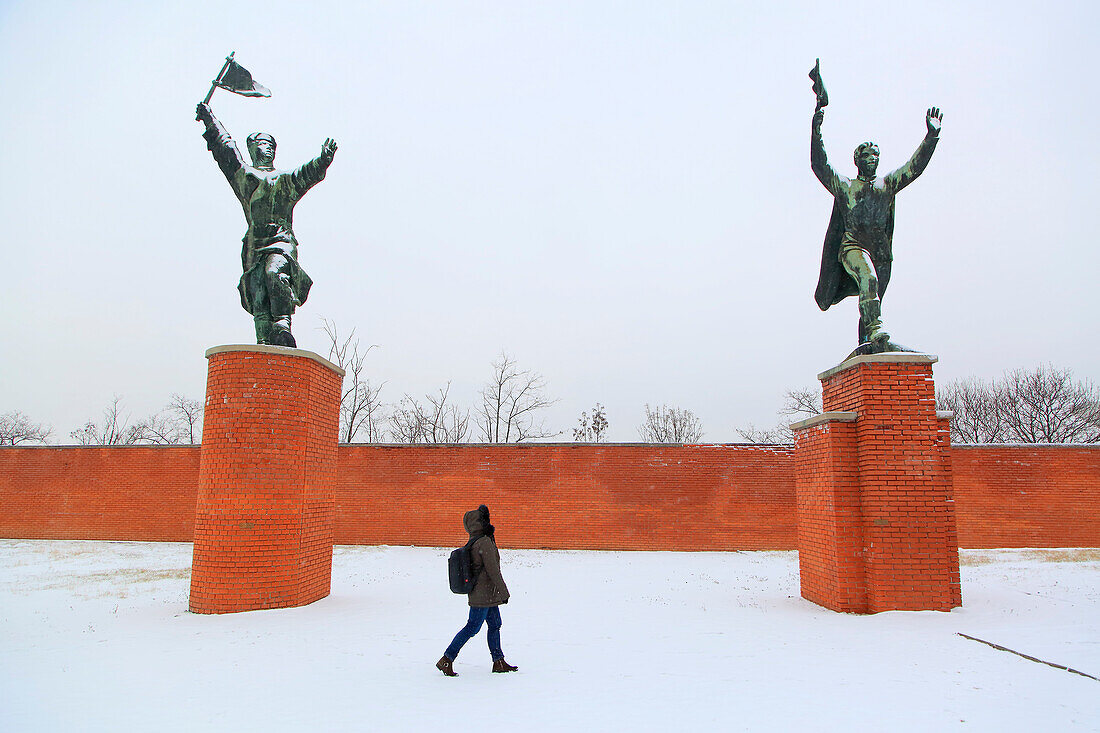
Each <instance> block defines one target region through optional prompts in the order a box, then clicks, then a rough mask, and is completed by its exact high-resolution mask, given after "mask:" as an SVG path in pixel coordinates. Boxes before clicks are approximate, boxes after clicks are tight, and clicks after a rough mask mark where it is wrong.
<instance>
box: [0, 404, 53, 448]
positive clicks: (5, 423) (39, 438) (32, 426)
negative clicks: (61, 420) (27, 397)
mask: <svg viewBox="0 0 1100 733" xmlns="http://www.w3.org/2000/svg"><path fill="white" fill-rule="evenodd" d="M52 432H53V428H52V427H50V426H49V425H44V424H42V423H35V422H31V420H30V418H29V417H27V416H26V415H24V414H23V413H22V412H19V411H18V410H13V411H11V412H5V413H4V414H3V415H0V445H19V444H20V443H45V442H46V439H47V438H49V437H50V433H52Z"/></svg>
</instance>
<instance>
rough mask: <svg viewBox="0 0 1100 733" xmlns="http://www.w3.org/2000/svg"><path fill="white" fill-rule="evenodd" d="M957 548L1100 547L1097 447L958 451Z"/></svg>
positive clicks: (954, 450) (1099, 457) (1099, 455)
mask: <svg viewBox="0 0 1100 733" xmlns="http://www.w3.org/2000/svg"><path fill="white" fill-rule="evenodd" d="M951 452H952V456H953V463H954V470H955V516H956V518H957V520H958V529H959V545H960V547H1100V446H1080V445H1078V446H1072V445H1045V446H1025V445H1003V446H984V445H983V446H955V447H954V448H952V451H951Z"/></svg>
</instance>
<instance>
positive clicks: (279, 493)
mask: <svg viewBox="0 0 1100 733" xmlns="http://www.w3.org/2000/svg"><path fill="white" fill-rule="evenodd" d="M340 386H341V377H340V375H339V374H338V373H337V372H334V371H333V370H332V369H330V368H329V367H327V366H325V365H323V364H320V363H318V362H316V361H314V360H312V359H309V358H306V357H303V356H292V355H284V354H275V353H257V352H254V351H246V350H242V351H225V352H220V353H214V354H211V355H210V357H209V371H208V374H207V383H206V408H205V413H204V418H203V444H202V454H201V455H202V459H201V463H200V467H199V489H198V498H197V501H196V506H195V527H194V543H195V545H194V555H193V558H192V563H191V597H190V610H191V611H194V612H196V613H228V612H234V611H249V610H255V609H261V608H282V607H287V606H300V605H304V604H306V603H312V602H313V601H316V600H317V599H319V598H324V597H325V596H327V595H328V594H329V589H330V585H331V576H332V545H333V534H332V530H333V488H334V483H335V477H336V461H337V452H336V445H337V437H338V430H339V402H340Z"/></svg>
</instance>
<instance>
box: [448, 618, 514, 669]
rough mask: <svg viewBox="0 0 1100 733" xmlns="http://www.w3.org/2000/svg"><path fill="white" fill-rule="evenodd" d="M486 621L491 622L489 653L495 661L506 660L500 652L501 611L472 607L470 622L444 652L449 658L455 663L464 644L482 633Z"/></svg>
mask: <svg viewBox="0 0 1100 733" xmlns="http://www.w3.org/2000/svg"><path fill="white" fill-rule="evenodd" d="M486 621H488V622H489V653H490V654H491V655H493V661H496V660H498V659H504V652H502V651H501V650H500V609H499V608H497V607H496V606H490V607H489V608H475V607H472V606H471V607H470V620H469V621H467V622H466V625H465V626H463V627H462V628H461V629H460V630H459V632H458V633H457V634H455V638H454V641H452V642H451V645H450V646H449V647H447V651H445V652H444V654H446V655H447V658H448V659H450V660H451V661H454V660H455V659H456V658H457V657H458V653H459V652H460V651H461V650H462V646H463V644H465V643H466V642H468V641H469V640H470V639H471V638H473V636H474V635H475V634H476V633H477V632H479V631H481V624H483V623H485V622H486Z"/></svg>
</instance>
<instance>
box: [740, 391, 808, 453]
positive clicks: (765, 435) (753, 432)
mask: <svg viewBox="0 0 1100 733" xmlns="http://www.w3.org/2000/svg"><path fill="white" fill-rule="evenodd" d="M820 413H821V391H820V390H818V389H811V388H803V389H789V390H787V391H786V392H784V393H783V406H782V407H780V408H779V411H778V413H777V414H778V415H779V424H777V425H776V426H775V427H773V428H767V429H762V428H757V427H756V426H754V425H753V424H752V423H749V426H748V427H747V428H736V430H737V432H738V434H740V436H741V437H742V438H744V439H745V440H746V441H748V442H750V443H794V430H792V429H791V423H795V422H798V421H799V420H803V419H805V418H807V417H812V416H814V415H817V414H820Z"/></svg>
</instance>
